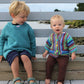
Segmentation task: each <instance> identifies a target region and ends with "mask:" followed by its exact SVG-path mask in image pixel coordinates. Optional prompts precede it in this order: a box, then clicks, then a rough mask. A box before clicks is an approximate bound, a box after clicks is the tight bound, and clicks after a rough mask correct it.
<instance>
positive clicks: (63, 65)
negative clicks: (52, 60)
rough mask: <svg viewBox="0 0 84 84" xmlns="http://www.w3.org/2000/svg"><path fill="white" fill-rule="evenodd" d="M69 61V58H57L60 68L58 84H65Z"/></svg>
mask: <svg viewBox="0 0 84 84" xmlns="http://www.w3.org/2000/svg"><path fill="white" fill-rule="evenodd" d="M68 61H69V57H65V56H60V57H58V58H57V62H58V66H59V73H58V83H57V84H64V80H65V75H66V69H67V65H68Z"/></svg>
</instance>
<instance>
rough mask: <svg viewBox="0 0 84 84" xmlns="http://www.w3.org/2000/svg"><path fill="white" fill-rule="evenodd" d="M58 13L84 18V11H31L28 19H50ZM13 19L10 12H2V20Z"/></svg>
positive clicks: (69, 18) (74, 17)
mask: <svg viewBox="0 0 84 84" xmlns="http://www.w3.org/2000/svg"><path fill="white" fill-rule="evenodd" d="M56 14H59V15H62V16H63V17H64V19H65V20H84V12H31V13H30V15H29V16H28V21H32V20H33V21H36V20H50V18H51V17H52V16H53V15H56ZM37 16H38V17H37ZM11 20H12V18H11V16H10V15H9V13H8V12H0V21H11Z"/></svg>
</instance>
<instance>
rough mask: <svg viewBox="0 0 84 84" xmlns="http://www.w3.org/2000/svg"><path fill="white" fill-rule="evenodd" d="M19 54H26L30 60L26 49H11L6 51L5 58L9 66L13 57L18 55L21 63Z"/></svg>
mask: <svg viewBox="0 0 84 84" xmlns="http://www.w3.org/2000/svg"><path fill="white" fill-rule="evenodd" d="M21 55H26V56H28V58H29V59H30V60H31V54H30V53H29V52H28V51H26V50H23V51H16V50H13V51H11V52H10V53H8V55H7V58H6V60H7V61H8V63H9V65H10V66H11V64H12V62H13V60H14V58H15V57H17V56H18V57H19V62H21V63H22V61H21Z"/></svg>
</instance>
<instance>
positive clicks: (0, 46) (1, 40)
mask: <svg viewBox="0 0 84 84" xmlns="http://www.w3.org/2000/svg"><path fill="white" fill-rule="evenodd" d="M4 43H5V31H4V29H3V30H2V31H1V35H0V55H1V56H3V47H4Z"/></svg>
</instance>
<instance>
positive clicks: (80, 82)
mask: <svg viewBox="0 0 84 84" xmlns="http://www.w3.org/2000/svg"><path fill="white" fill-rule="evenodd" d="M37 83H38V84H44V81H37ZM0 84H13V83H12V81H10V82H9V83H8V81H0ZM24 84H27V81H25V82H24ZM51 84H56V81H52V82H51ZM65 84H84V80H71V81H70V80H66V81H65Z"/></svg>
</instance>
